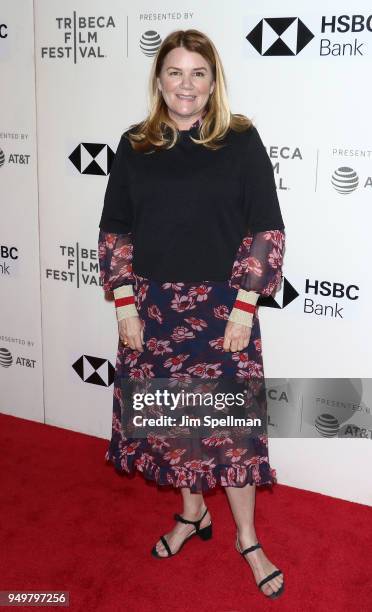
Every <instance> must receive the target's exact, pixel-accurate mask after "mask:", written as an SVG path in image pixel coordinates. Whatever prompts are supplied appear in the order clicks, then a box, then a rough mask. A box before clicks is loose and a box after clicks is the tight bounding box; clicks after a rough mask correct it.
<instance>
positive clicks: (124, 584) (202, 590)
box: [0, 415, 372, 612]
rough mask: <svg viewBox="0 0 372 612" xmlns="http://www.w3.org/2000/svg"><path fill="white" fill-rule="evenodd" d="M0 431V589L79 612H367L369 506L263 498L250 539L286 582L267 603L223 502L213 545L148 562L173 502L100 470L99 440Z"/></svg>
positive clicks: (17, 422) (15, 426)
mask: <svg viewBox="0 0 372 612" xmlns="http://www.w3.org/2000/svg"><path fill="white" fill-rule="evenodd" d="M0 432H1V434H0V439H1V447H0V448H1V454H0V462H1V465H0V470H1V471H0V473H1V489H0V491H1V512H2V516H1V548H0V551H1V552H0V590H16V589H20V590H23V591H25V590H35V591H36V590H37V591H40V590H43V589H44V590H66V591H69V592H70V606H69V609H70V610H73V611H74V612H75V610H76V611H77V610H84V611H88V612H91V611H96V610H97V611H99V612H106V611H107V612H108V611H116V610H117V611H121V610H123V611H129V610H131V611H132V610H133V611H134V612H147V611H150V610H151V611H154V612H155V611H157V612H169V611H170V612H186V611H189V610H190V611H191V610H193V611H194V612H246V611H248V610H249V611H251V610H253V611H256V610H257V611H259V610H267V609H269V608H270V609H271V607H272V609H276V610H288V611H289V610H290V611H291V612H292V611H296V612H297V611H303V610H304V611H307V610H314V611H316V612H322V611H326V612H333V611H334V612H338V611H349V610H356V611H358V612H364V611H366V612H367V611H370V610H372V594H371V589H372V580H371V550H372V510H371V508H369V507H367V506H363V505H360V504H354V503H350V502H345V501H339V500H337V499H333V498H330V497H327V496H324V495H319V494H317V493H309V492H306V491H301V490H299V489H295V488H290V487H286V486H284V485H276V487H275V488H274V491H273V492H271V491H270V490H263V489H258V490H257V499H256V531H257V534H258V537H259V540H260V541H261V543H262V545H263V547H264V550H265V552H266V554H267V556H268V557H269V558H270V559H271V560H272V561H273V563H275V564H276V565H277V566H278V567H280V568H281V569H282V570H283V571H284V576H285V583H286V586H285V589H286V590H285V592H284V594H283V595H282V596H281V597H280V599H278V600H270V599H267V598H265V596H264V595H262V594H260V593H259V592H258V589H257V587H256V586H255V584H254V581H253V575H252V574H251V570H250V568H249V566H248V564H245V563H244V562H243V560H242V558H241V557H240V556H239V555H238V553H236V552H235V550H234V536H235V530H234V523H233V519H232V516H231V514H230V511H229V508H228V504H227V500H226V498H225V494H224V493H223V491H221V490H217V491H216V492H215V493H214V494H210V495H208V496H207V497H206V500H207V504H208V507H209V508H210V510H211V513H212V517H213V523H214V537H213V539H212V540H210V541H208V542H202V541H201V540H199V538H194V539H193V540H192V541H191V542H189V543H188V544H187V545H186V546H185V547H184V548H183V550H182V552H181V554H180V555H179V556H177V557H174V558H172V559H167V560H164V561H163V560H157V559H153V558H152V557H151V556H150V549H151V547H152V545H153V544H154V542H155V541H156V540H157V539H158V536H159V535H160V534H161V533H164V532H165V531H167V530H169V529H170V528H171V526H172V525H173V521H172V516H173V513H174V512H175V511H176V512H177V511H180V508H181V506H180V503H179V502H180V497H179V494H178V493H177V492H174V491H173V490H163V489H162V490H160V491H159V490H158V489H157V487H156V486H155V485H154V484H152V483H148V482H147V481H145V480H144V479H143V477H142V476H141V475H140V474H137V475H136V476H135V477H132V478H128V477H125V476H123V477H120V476H119V475H117V473H116V472H115V471H114V469H113V468H112V467H111V466H110V465H106V464H105V462H104V459H103V457H104V451H105V449H106V446H107V442H106V440H101V439H99V438H94V437H90V436H86V435H83V434H78V433H74V432H71V431H68V430H64V429H59V428H56V427H51V426H47V425H43V424H39V423H35V422H32V421H27V420H23V419H18V418H14V417H8V416H5V415H0ZM345 485H346V486H347V483H345ZM366 486H370V485H369V483H366ZM32 609H35V608H32ZM37 609H41V608H40V607H38V608H37ZM57 609H58V608H57Z"/></svg>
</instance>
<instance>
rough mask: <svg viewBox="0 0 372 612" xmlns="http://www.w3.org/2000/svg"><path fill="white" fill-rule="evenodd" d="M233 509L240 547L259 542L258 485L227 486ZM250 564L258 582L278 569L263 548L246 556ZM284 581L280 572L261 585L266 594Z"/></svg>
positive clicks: (275, 589)
mask: <svg viewBox="0 0 372 612" xmlns="http://www.w3.org/2000/svg"><path fill="white" fill-rule="evenodd" d="M225 489H226V494H227V497H228V500H229V502H230V507H231V511H232V513H233V515H234V519H235V523H236V526H237V535H238V538H239V544H240V549H241V550H244V549H245V548H248V547H249V546H253V545H254V544H257V542H258V538H257V536H256V531H255V527H254V507H255V499H256V485H249V484H248V485H246V486H245V487H225ZM244 558H245V559H247V561H248V563H249V564H250V566H251V568H252V571H253V575H254V577H255V580H256V583H257V584H258V583H259V582H260V581H261V580H262V579H263V578H265V576H267V575H268V574H271V572H273V571H274V570H276V569H278V568H277V567H276V566H275V565H273V564H272V563H271V561H269V559H268V558H267V557H266V555H265V553H264V552H263V550H262V548H257V549H256V550H253V551H252V552H250V553H247V555H245V557H244ZM282 582H283V574H279V576H276V577H275V578H273V579H272V580H270V581H269V582H266V584H264V585H263V586H262V587H261V590H262V591H263V592H264V593H265V594H266V595H271V593H273V592H274V591H277V590H278V589H279V588H280V586H281V585H282Z"/></svg>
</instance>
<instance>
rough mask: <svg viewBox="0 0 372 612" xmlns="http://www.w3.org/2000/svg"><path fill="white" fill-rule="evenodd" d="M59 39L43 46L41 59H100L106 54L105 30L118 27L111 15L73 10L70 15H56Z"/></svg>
mask: <svg viewBox="0 0 372 612" xmlns="http://www.w3.org/2000/svg"><path fill="white" fill-rule="evenodd" d="M55 21H56V27H57V34H58V41H56V42H53V43H52V44H51V45H45V46H42V47H41V59H50V60H54V59H62V60H72V61H73V63H74V64H76V63H77V62H79V61H81V60H88V59H89V60H100V59H104V58H105V57H107V56H106V54H105V53H104V50H103V49H102V41H101V40H100V39H101V38H102V36H103V34H104V32H106V31H108V32H111V31H112V30H113V29H115V28H116V25H115V22H114V19H113V17H112V16H111V15H110V16H108V17H104V16H102V15H99V16H96V15H90V16H85V15H84V16H83V15H78V14H77V12H76V11H72V15H71V16H69V17H56V18H55Z"/></svg>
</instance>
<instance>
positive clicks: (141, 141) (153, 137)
mask: <svg viewBox="0 0 372 612" xmlns="http://www.w3.org/2000/svg"><path fill="white" fill-rule="evenodd" d="M178 47H184V48H185V49H187V51H192V52H195V53H199V54H200V55H201V56H202V57H203V58H204V59H205V60H206V61H207V62H208V64H209V66H210V68H211V71H212V77H213V80H214V81H215V87H214V90H213V92H212V94H211V95H210V97H209V99H208V102H207V104H206V107H205V108H204V113H205V114H204V118H203V123H202V126H201V129H200V139H194V138H192V140H193V142H195V143H198V144H201V145H204V146H205V147H207V148H209V149H219V148H220V145H219V142H218V141H221V140H222V139H223V138H224V136H225V134H226V132H227V131H228V130H229V128H231V129H232V130H235V131H237V132H243V131H245V130H247V129H249V128H250V127H251V125H252V121H251V120H250V119H248V118H247V117H246V116H245V115H241V114H232V113H231V111H230V107H229V102H228V98H227V91H226V80H225V73H224V70H223V66H222V63H221V60H220V57H219V55H218V52H217V49H216V47H215V46H214V44H213V43H212V41H211V40H210V39H209V38H208V37H207V36H206V35H205V34H203V33H202V32H199V31H198V30H177V31H175V32H171V33H170V34H168V36H167V37H166V38H165V39H164V40H163V42H162V44H161V46H160V48H159V50H158V52H157V54H156V57H155V59H154V63H153V65H152V69H151V73H150V81H149V107H150V110H149V114H148V116H147V117H146V119H144V120H143V121H141V122H140V123H137V124H132V125H131V126H130V128H129V132H128V138H129V140H130V142H131V145H132V147H133V149H135V150H137V151H143V152H147V151H150V150H154V148H160V149H164V148H166V149H170V148H171V147H173V146H174V145H175V143H176V141H177V138H178V128H177V125H176V123H175V122H174V121H173V120H172V119H171V118H170V117H169V115H168V111H167V105H166V103H165V101H164V98H163V95H162V93H161V91H159V88H158V84H157V77H159V75H160V72H161V69H162V67H163V63H164V59H165V57H166V55H167V54H168V53H169V52H170V51H172V50H173V49H176V48H178ZM167 128H168V129H169V130H170V132H168V133H169V134H170V137H169V138H167V136H166V134H165V131H166V129H167ZM131 130H133V132H131ZM190 138H191V136H190Z"/></svg>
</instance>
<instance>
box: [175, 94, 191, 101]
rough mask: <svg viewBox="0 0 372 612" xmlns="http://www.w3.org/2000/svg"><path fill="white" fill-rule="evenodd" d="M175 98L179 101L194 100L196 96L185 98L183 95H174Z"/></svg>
mask: <svg viewBox="0 0 372 612" xmlns="http://www.w3.org/2000/svg"><path fill="white" fill-rule="evenodd" d="M176 95H177V98H179V99H180V100H195V98H196V96H186V95H183V94H176Z"/></svg>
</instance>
